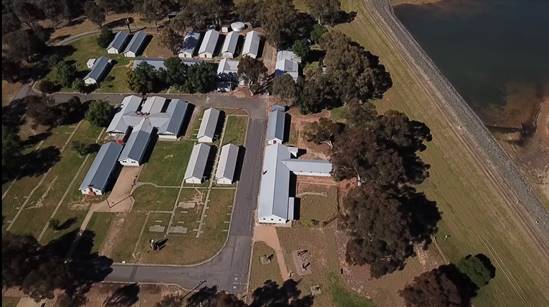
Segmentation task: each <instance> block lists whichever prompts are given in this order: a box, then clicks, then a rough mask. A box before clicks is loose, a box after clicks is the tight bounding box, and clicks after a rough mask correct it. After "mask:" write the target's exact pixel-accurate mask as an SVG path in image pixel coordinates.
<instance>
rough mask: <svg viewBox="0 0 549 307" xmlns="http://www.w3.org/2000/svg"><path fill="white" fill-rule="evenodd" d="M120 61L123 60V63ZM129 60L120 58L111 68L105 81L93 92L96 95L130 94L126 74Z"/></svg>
mask: <svg viewBox="0 0 549 307" xmlns="http://www.w3.org/2000/svg"><path fill="white" fill-rule="evenodd" d="M122 59H125V61H123V60H122ZM130 65H131V64H130V63H129V60H127V58H120V59H119V60H117V62H116V63H115V64H114V65H113V66H112V67H111V69H110V71H109V73H108V75H107V76H105V79H103V81H101V83H100V84H99V88H98V89H96V90H95V92H97V93H127V92H131V90H130V88H129V86H128V72H129V71H130V69H131V67H130Z"/></svg>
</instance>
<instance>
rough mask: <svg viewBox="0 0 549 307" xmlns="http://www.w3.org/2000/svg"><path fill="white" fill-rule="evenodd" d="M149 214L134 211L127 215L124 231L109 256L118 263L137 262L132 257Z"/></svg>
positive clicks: (114, 243)
mask: <svg viewBox="0 0 549 307" xmlns="http://www.w3.org/2000/svg"><path fill="white" fill-rule="evenodd" d="M146 218H147V213H146V212H143V211H136V210H133V211H132V212H130V213H128V214H126V216H125V217H124V223H123V224H122V229H123V231H120V232H119V235H118V236H117V237H116V238H115V240H114V242H113V249H112V251H111V253H110V255H106V256H109V257H110V258H112V259H113V260H114V261H116V262H122V261H125V262H135V259H134V258H133V256H132V253H133V249H134V247H135V244H136V243H137V241H138V240H139V235H140V233H141V229H142V228H143V225H144V224H145V220H146Z"/></svg>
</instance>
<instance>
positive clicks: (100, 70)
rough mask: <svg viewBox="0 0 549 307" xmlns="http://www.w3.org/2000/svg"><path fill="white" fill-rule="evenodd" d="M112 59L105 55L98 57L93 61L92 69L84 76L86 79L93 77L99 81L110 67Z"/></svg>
mask: <svg viewBox="0 0 549 307" xmlns="http://www.w3.org/2000/svg"><path fill="white" fill-rule="evenodd" d="M109 65H110V60H109V59H108V58H106V57H104V56H102V57H100V58H98V59H97V60H95V62H94V63H93V66H92V69H91V71H90V72H89V73H88V74H87V75H86V76H85V77H84V79H88V78H90V79H93V80H95V81H99V79H101V77H102V76H103V74H104V73H105V70H106V69H107V68H108V67H109Z"/></svg>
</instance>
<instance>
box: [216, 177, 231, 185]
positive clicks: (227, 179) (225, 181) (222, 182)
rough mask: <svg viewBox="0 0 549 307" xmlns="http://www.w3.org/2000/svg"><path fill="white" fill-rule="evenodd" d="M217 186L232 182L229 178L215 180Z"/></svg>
mask: <svg viewBox="0 0 549 307" xmlns="http://www.w3.org/2000/svg"><path fill="white" fill-rule="evenodd" d="M217 184H233V181H232V180H231V179H229V178H217Z"/></svg>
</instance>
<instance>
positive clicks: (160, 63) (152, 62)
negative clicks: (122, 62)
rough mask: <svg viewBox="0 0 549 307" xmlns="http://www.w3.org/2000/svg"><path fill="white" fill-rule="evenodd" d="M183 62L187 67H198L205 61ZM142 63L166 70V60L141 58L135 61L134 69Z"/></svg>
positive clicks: (190, 60) (187, 60) (192, 60)
mask: <svg viewBox="0 0 549 307" xmlns="http://www.w3.org/2000/svg"><path fill="white" fill-rule="evenodd" d="M181 62H183V64H185V65H187V66H192V65H196V64H198V63H200V62H203V60H198V59H181ZM141 63H147V64H149V65H151V66H152V67H154V69H156V70H159V69H166V65H165V64H164V59H162V58H142V57H141V58H139V59H135V60H133V64H132V69H135V68H136V67H137V66H138V65H139V64H141Z"/></svg>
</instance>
